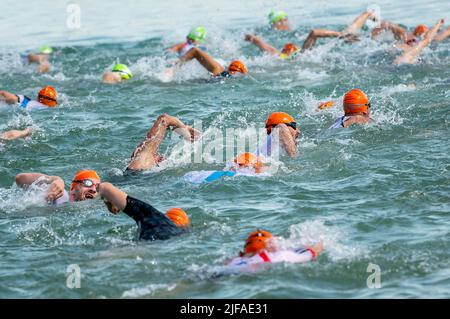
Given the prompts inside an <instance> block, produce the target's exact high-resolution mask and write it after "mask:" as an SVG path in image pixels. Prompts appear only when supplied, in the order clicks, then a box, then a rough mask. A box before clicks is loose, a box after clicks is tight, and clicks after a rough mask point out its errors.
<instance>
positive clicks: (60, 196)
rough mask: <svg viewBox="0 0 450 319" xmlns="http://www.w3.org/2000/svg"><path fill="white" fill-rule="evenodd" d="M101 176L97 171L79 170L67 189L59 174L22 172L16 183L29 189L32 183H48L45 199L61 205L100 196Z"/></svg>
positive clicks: (50, 202)
mask: <svg viewBox="0 0 450 319" xmlns="http://www.w3.org/2000/svg"><path fill="white" fill-rule="evenodd" d="M100 182H101V180H100V177H99V176H98V175H97V172H96V171H92V170H82V171H78V172H77V173H76V174H75V176H74V177H73V179H72V183H71V184H70V191H69V192H67V191H66V190H65V185H64V180H63V179H62V178H61V177H59V176H50V175H46V174H42V173H20V174H17V175H16V184H17V186H19V187H22V188H24V189H27V188H28V187H29V186H30V185H31V184H33V183H36V184H37V185H42V184H48V185H49V186H48V188H47V191H46V194H45V200H46V201H47V202H48V203H49V204H51V205H53V206H59V205H62V204H65V203H68V202H78V201H84V200H87V199H94V198H96V197H97V196H98V187H99V185H100Z"/></svg>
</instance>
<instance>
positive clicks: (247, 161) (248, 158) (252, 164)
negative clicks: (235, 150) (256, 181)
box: [234, 152, 264, 173]
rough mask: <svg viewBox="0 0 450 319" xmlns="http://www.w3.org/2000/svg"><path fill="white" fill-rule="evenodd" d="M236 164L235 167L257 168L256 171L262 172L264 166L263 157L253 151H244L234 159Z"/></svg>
mask: <svg viewBox="0 0 450 319" xmlns="http://www.w3.org/2000/svg"><path fill="white" fill-rule="evenodd" d="M234 163H235V164H236V166H235V167H234V169H236V170H238V169H242V168H251V169H254V170H255V173H261V170H262V168H263V166H264V163H263V161H262V159H261V158H260V157H259V156H256V155H255V154H253V153H248V152H247V153H242V154H240V155H238V156H236V158H235V159H234Z"/></svg>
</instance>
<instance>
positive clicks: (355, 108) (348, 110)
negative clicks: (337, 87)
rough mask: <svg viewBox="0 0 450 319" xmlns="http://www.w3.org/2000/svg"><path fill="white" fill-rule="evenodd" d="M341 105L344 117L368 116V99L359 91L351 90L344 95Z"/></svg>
mask: <svg viewBox="0 0 450 319" xmlns="http://www.w3.org/2000/svg"><path fill="white" fill-rule="evenodd" d="M343 105H344V112H345V115H346V116H352V115H365V116H368V115H369V113H370V102H369V98H368V97H367V95H366V94H365V93H364V92H363V91H361V90H360V89H353V90H350V91H348V92H347V93H345V95H344V103H343Z"/></svg>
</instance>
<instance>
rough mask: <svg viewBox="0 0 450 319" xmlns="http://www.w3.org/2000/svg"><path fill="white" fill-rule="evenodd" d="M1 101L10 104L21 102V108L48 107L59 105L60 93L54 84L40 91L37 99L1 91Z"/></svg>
mask: <svg viewBox="0 0 450 319" xmlns="http://www.w3.org/2000/svg"><path fill="white" fill-rule="evenodd" d="M0 101H4V102H6V103H8V104H19V109H21V110H27V111H29V110H35V109H48V108H53V107H55V106H57V105H58V95H57V93H56V90H55V88H54V87H52V86H46V87H44V88H43V89H42V90H40V91H39V93H38V96H37V100H36V101H35V100H32V99H30V98H29V97H27V96H25V95H17V94H13V93H10V92H8V91H0Z"/></svg>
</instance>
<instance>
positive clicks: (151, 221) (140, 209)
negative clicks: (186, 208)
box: [123, 196, 186, 240]
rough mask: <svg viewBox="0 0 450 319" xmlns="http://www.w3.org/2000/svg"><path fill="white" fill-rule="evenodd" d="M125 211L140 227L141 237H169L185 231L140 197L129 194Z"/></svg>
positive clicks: (145, 238) (154, 238) (147, 238)
mask: <svg viewBox="0 0 450 319" xmlns="http://www.w3.org/2000/svg"><path fill="white" fill-rule="evenodd" d="M123 212H124V213H125V214H127V215H128V216H130V217H131V218H133V219H134V220H135V221H136V223H137V225H138V227H139V239H143V240H158V239H169V238H170V237H173V236H178V235H180V234H182V233H184V232H185V231H186V230H185V229H184V228H180V227H177V226H176V225H175V224H174V223H173V222H172V221H171V220H170V219H169V218H168V217H167V216H166V215H164V214H163V213H161V212H160V211H159V210H157V209H156V208H154V207H153V206H151V205H150V204H147V203H145V202H143V201H140V200H139V199H136V198H133V197H130V196H127V205H126V206H125V208H124V210H123Z"/></svg>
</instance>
